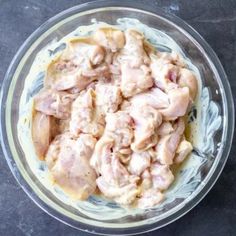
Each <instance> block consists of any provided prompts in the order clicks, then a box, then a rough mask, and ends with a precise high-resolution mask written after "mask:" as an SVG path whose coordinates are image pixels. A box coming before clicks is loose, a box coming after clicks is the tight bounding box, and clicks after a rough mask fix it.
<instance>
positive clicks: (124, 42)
mask: <svg viewBox="0 0 236 236" xmlns="http://www.w3.org/2000/svg"><path fill="white" fill-rule="evenodd" d="M197 91H198V83H197V79H196V76H195V74H194V72H193V71H191V70H190V69H189V68H188V67H187V64H186V63H185V60H184V59H183V58H182V57H181V56H180V55H178V54H177V53H175V52H173V51H172V52H161V51H157V50H156V49H155V48H154V47H153V46H152V45H151V43H150V42H148V40H147V39H145V37H144V35H143V34H142V33H140V32H138V31H137V30H134V29H128V30H125V31H122V30H120V29H117V28H114V27H108V26H107V27H102V28H99V29H97V30H96V31H95V32H93V33H92V34H91V35H90V36H87V37H73V38H68V39H67V41H66V45H65V48H64V50H62V51H61V53H59V54H57V55H56V56H55V57H54V58H53V59H52V60H51V61H50V63H49V64H48V65H47V70H46V76H45V79H44V86H43V89H42V90H41V91H40V92H39V93H38V94H37V95H36V96H35V97H34V105H33V107H34V109H33V119H32V138H33V142H34V147H35V151H36V154H37V156H38V157H39V158H40V159H41V160H45V162H46V164H47V166H48V169H49V171H50V174H51V177H52V179H53V181H54V183H55V184H57V185H59V186H60V187H61V188H62V189H63V190H64V191H65V192H66V193H68V194H69V195H70V196H72V197H73V198H75V199H80V200H85V199H87V198H88V197H89V196H90V195H92V194H95V193H96V194H102V195H103V196H105V197H107V198H109V199H112V200H113V201H115V202H116V203H118V204H120V205H122V206H133V207H138V208H149V207H153V206H155V205H157V204H159V203H160V202H161V201H162V200H163V199H164V192H165V190H167V189H168V188H169V187H170V185H171V184H172V182H173V181H174V174H173V173H172V169H173V168H176V165H179V164H180V163H182V162H183V161H184V160H185V158H186V157H187V156H188V154H189V153H190V152H191V151H192V144H191V142H189V141H188V140H186V137H185V127H186V123H187V121H186V118H187V113H188V111H189V109H190V108H191V106H192V104H193V102H194V99H195V97H196V95H197Z"/></svg>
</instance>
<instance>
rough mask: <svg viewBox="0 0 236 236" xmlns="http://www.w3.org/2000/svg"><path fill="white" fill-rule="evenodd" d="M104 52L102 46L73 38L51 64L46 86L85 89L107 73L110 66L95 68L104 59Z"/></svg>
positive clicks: (60, 88) (62, 88)
mask: <svg viewBox="0 0 236 236" xmlns="http://www.w3.org/2000/svg"><path fill="white" fill-rule="evenodd" d="M104 53H105V52H104V50H103V48H102V47H100V46H97V45H92V44H88V43H84V42H81V41H80V40H73V41H72V42H70V43H69V44H68V46H67V49H66V50H65V51H64V52H63V53H62V55H61V56H60V57H59V58H58V59H57V60H55V61H53V62H52V63H51V64H50V65H49V67H48V70H47V77H46V80H45V86H46V87H51V88H53V89H56V90H68V89H72V88H76V89H77V90H79V91H81V90H83V89H84V88H86V87H87V85H89V84H90V83H91V82H92V81H94V80H96V79H98V77H100V76H101V75H103V74H105V73H107V71H108V69H109V68H108V67H104V66H101V67H97V68H94V66H95V65H96V66H97V65H98V64H100V63H101V62H102V61H103V59H104Z"/></svg>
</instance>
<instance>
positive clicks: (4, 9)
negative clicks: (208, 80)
mask: <svg viewBox="0 0 236 236" xmlns="http://www.w3.org/2000/svg"><path fill="white" fill-rule="evenodd" d="M83 2H87V1H84V0H77V1H76V0H70V1H66V0H57V1H54V0H21V1H19V0H18V1H16V0H0V83H2V80H3V77H4V74H5V72H6V70H7V67H8V65H9V63H10V61H11V60H12V58H13V56H14V55H15V53H16V51H17V49H18V48H19V47H20V45H21V44H22V43H23V42H24V41H25V39H26V38H27V37H28V36H29V35H30V34H31V33H32V32H33V31H34V30H35V29H36V28H37V27H38V26H40V25H41V24H42V23H43V22H45V21H46V20H47V19H49V18H50V17H52V16H54V15H55V14H57V13H59V12H61V11H62V10H64V9H67V8H69V7H72V6H74V5H78V4H80V3H83ZM140 2H143V3H146V4H149V5H152V6H153V9H155V8H157V7H161V8H163V9H164V10H166V11H169V12H171V13H173V14H175V15H177V16H179V17H181V18H182V19H183V20H185V21H186V22H188V23H189V24H190V25H191V26H192V27H193V28H195V29H196V30H197V31H198V32H199V33H200V34H201V35H202V36H203V37H204V38H205V40H206V41H207V42H208V43H209V44H210V45H211V47H212V48H213V49H214V50H215V52H216V54H217V55H218V57H219V58H220V60H221V62H222V64H223V66H224V68H225V71H226V74H227V75H228V79H229V82H230V85H231V88H232V91H233V94H234V101H235V98H236V79H235V75H236V1H234V0H225V1H223V0H222V1H220V0H214V1H210V0H193V1H186V0H182V1H181V0H179V1H178V0H143V1H140ZM235 145H236V143H235V140H234V142H233V147H232V150H231V153H230V156H229V159H228V162H227V164H226V166H225V168H224V170H223V172H222V174H221V176H220V178H219V180H218V181H217V183H216V184H215V186H214V187H213V188H212V190H211V191H210V192H209V194H208V195H207V196H206V197H205V198H204V200H202V201H201V202H200V203H199V204H198V205H197V206H196V207H195V208H194V209H193V210H191V211H190V212H189V213H188V214H186V215H185V216H183V217H182V218H181V219H179V220H177V221H175V222H174V223H172V224H170V225H168V226H166V227H164V228H162V229H159V230H157V231H154V232H150V233H147V234H144V235H162V236H170V235H171V236H175V235H181V236H185V235H186V236H189V235H191V236H195V235H196V236H198V235H206V236H211V235H212V236H213V235H214V236H228V235H232V236H233V235H235V234H236V204H235V200H236V184H235V182H236V172H235V168H236V159H235V154H236V146H235ZM0 157H1V158H0V235H7V236H13V235H17V236H21V235H34V236H41V235H57V236H60V235H69V236H71V235H82V236H85V235H89V234H87V233H83V232H80V231H77V230H75V229H72V228H70V227H69V226H66V225H64V224H62V223H60V222H58V221H57V220H55V219H54V218H52V217H51V216H49V215H47V214H46V213H44V212H43V211H42V210H41V209H40V208H38V207H37V206H36V205H35V204H34V203H33V202H32V201H31V200H30V199H29V198H28V197H27V195H26V194H25V193H24V192H23V190H22V189H21V188H20V187H19V186H18V184H17V183H16V181H15V179H14V178H13V176H12V174H11V172H10V170H9V168H8V166H7V163H6V161H5V160H4V157H3V154H2V152H1V151H0Z"/></svg>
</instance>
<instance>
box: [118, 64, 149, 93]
mask: <svg viewBox="0 0 236 236" xmlns="http://www.w3.org/2000/svg"><path fill="white" fill-rule="evenodd" d="M152 86H153V80H152V77H151V75H150V72H149V68H148V67H147V66H145V65H142V66H140V68H132V67H131V66H130V65H129V64H128V63H124V64H122V65H121V91H122V94H123V96H124V97H132V96H133V95H135V94H138V93H141V92H143V91H145V90H147V89H148V88H151V87H152Z"/></svg>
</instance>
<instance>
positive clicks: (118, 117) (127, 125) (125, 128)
mask: <svg viewBox="0 0 236 236" xmlns="http://www.w3.org/2000/svg"><path fill="white" fill-rule="evenodd" d="M132 127H133V120H132V118H131V117H130V115H129V114H128V113H127V112H125V111H118V112H116V113H107V116H106V129H105V134H104V135H106V136H108V137H111V138H112V139H114V141H115V143H114V147H113V149H114V151H119V150H120V149H123V148H126V147H129V146H130V144H131V142H132V139H133V136H134V133H133V129H132Z"/></svg>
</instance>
